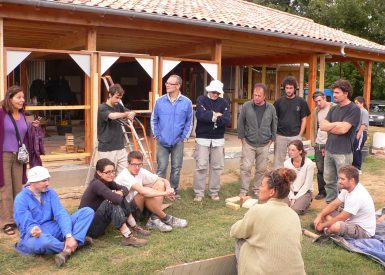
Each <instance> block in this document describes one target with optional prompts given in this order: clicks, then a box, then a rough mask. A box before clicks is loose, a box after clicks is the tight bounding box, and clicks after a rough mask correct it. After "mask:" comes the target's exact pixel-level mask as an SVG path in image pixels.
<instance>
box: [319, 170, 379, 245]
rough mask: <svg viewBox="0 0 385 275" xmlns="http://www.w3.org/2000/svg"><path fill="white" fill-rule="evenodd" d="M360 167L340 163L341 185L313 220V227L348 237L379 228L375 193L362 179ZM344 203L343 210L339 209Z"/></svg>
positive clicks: (355, 236)
mask: <svg viewBox="0 0 385 275" xmlns="http://www.w3.org/2000/svg"><path fill="white" fill-rule="evenodd" d="M358 173H359V172H358V170H357V168H355V167H354V166H352V165H346V166H343V167H341V169H340V170H339V171H338V177H339V179H338V183H339V184H340V187H341V189H342V191H341V193H340V194H339V195H338V197H337V198H336V199H335V200H334V201H332V202H331V203H330V204H328V205H327V206H326V207H325V208H324V209H323V210H322V211H321V213H320V214H318V215H317V217H316V218H315V220H314V227H315V228H316V230H318V231H325V232H326V233H327V234H336V235H339V236H342V237H348V238H354V239H358V238H371V237H372V236H373V235H374V233H375V230H376V214H375V209H374V204H373V200H372V197H371V196H370V194H369V193H368V191H367V190H366V189H365V187H364V186H363V185H362V184H361V183H359V174H358ZM343 203H344V208H343V210H342V211H341V212H340V213H338V212H337V209H338V208H339V206H340V205H342V204H343Z"/></svg>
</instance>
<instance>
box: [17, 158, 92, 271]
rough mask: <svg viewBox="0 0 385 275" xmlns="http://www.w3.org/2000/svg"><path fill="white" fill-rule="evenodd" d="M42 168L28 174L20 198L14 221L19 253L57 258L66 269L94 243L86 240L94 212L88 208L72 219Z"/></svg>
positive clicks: (58, 262)
mask: <svg viewBox="0 0 385 275" xmlns="http://www.w3.org/2000/svg"><path fill="white" fill-rule="evenodd" d="M50 177H51V176H50V174H49V172H48V170H47V169H46V168H44V167H42V166H35V167H33V168H32V169H31V170H29V171H28V182H27V184H26V185H25V187H24V188H23V190H22V191H21V192H20V193H19V194H18V195H17V196H16V199H15V207H14V209H15V210H14V218H15V221H16V223H17V227H18V228H19V231H20V240H19V242H18V243H17V244H16V250H17V251H18V252H20V253H22V254H24V255H31V254H56V255H55V262H56V264H57V265H58V266H62V265H63V264H64V263H65V262H66V260H67V259H68V257H69V256H70V255H71V253H73V252H75V250H76V249H77V248H78V247H79V246H82V245H84V244H85V243H86V242H87V241H88V242H90V241H91V239H90V238H87V237H86V233H87V231H88V228H89V226H90V224H91V222H92V219H93V218H94V211H93V210H92V209H91V208H89V207H85V208H83V209H80V210H78V211H76V212H75V213H74V214H72V215H69V214H68V212H67V211H66V210H65V208H64V207H63V205H62V204H61V203H60V200H59V197H58V195H57V194H56V192H55V191H54V190H53V189H51V188H49V187H48V186H49V178H50Z"/></svg>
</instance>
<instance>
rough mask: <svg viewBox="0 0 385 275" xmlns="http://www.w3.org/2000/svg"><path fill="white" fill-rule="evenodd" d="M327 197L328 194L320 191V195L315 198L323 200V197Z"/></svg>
mask: <svg viewBox="0 0 385 275" xmlns="http://www.w3.org/2000/svg"><path fill="white" fill-rule="evenodd" d="M325 197H326V194H325V193H318V195H317V196H315V198H314V199H316V200H322V199H324V198H325Z"/></svg>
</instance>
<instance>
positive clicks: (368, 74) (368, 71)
mask: <svg viewBox="0 0 385 275" xmlns="http://www.w3.org/2000/svg"><path fill="white" fill-rule="evenodd" d="M372 67H373V62H372V61H366V62H365V74H364V95H363V97H364V99H365V102H366V104H367V105H368V106H369V104H370V92H371V89H372Z"/></svg>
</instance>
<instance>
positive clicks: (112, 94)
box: [98, 84, 135, 173]
mask: <svg viewBox="0 0 385 275" xmlns="http://www.w3.org/2000/svg"><path fill="white" fill-rule="evenodd" d="M123 94H124V90H123V88H122V86H120V85H119V84H114V85H112V86H111V87H110V89H109V91H108V99H107V101H106V102H105V103H102V104H100V105H99V107H98V155H99V157H98V159H102V158H107V159H109V160H111V161H112V162H113V163H114V164H115V167H116V171H117V173H119V172H120V171H122V170H123V169H124V168H127V150H126V148H125V147H124V135H123V131H122V127H121V124H120V123H119V119H130V120H132V119H133V118H134V116H135V112H132V111H127V109H125V108H124V107H123V105H121V104H120V100H121V99H122V96H123Z"/></svg>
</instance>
